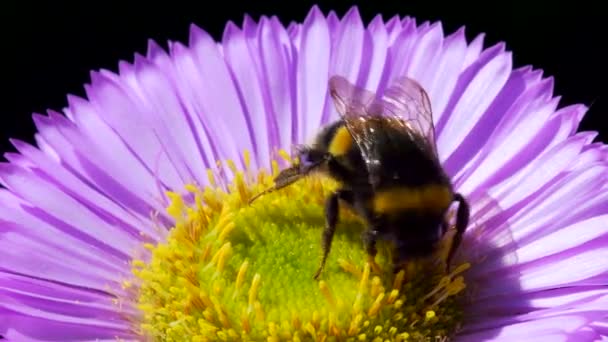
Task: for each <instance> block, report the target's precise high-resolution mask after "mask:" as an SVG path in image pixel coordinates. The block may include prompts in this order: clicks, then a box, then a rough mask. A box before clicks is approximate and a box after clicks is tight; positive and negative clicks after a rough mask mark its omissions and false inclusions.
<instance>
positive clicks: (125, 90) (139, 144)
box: [72, 63, 179, 184]
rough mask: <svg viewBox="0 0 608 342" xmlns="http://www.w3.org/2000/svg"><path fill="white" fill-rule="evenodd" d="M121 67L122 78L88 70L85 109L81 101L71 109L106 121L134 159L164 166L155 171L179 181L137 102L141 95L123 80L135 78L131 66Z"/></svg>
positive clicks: (148, 164)
mask: <svg viewBox="0 0 608 342" xmlns="http://www.w3.org/2000/svg"><path fill="white" fill-rule="evenodd" d="M122 66H123V67H122V72H123V74H124V75H125V77H118V76H115V77H112V78H111V77H110V76H109V73H104V74H100V73H94V72H93V73H91V85H90V86H87V87H85V89H86V92H87V96H88V98H89V100H90V104H91V105H90V106H88V108H87V107H85V105H84V104H83V103H80V107H79V108H73V109H72V111H73V112H74V114H73V115H74V116H75V115H82V116H87V115H88V116H93V117H94V118H89V117H86V118H83V120H85V119H90V120H91V121H103V122H105V124H106V125H107V126H108V127H109V128H110V129H111V130H112V131H113V132H115V133H116V134H118V135H119V137H120V140H121V141H122V142H124V144H125V145H126V148H127V149H128V150H129V151H131V153H133V154H134V155H135V156H136V158H138V159H140V161H141V162H142V163H143V164H144V166H145V167H146V168H147V169H148V170H156V169H158V167H159V166H162V167H163V168H162V169H160V170H159V172H158V173H160V174H166V175H167V178H169V179H173V182H172V183H176V182H179V181H177V179H179V178H178V173H177V171H176V170H175V168H174V167H173V165H172V163H171V162H170V159H169V158H168V156H167V155H166V153H164V150H163V147H162V145H161V143H160V141H159V140H158V137H157V136H156V135H155V134H154V132H153V130H152V129H150V128H151V127H150V121H149V120H148V119H149V118H148V113H146V112H145V111H143V108H141V107H140V106H139V105H138V103H139V102H138V101H137V100H138V97H141V95H138V93H137V92H136V91H134V90H133V89H132V88H130V87H129V86H128V83H127V82H125V80H129V79H130V77H126V76H127V75H131V76H132V77H135V75H134V74H133V70H132V67H130V66H128V65H126V64H125V63H123V64H122ZM78 110H82V111H83V113H76V112H77V111H78ZM84 111H86V112H84ZM99 119H101V120H99ZM133 132H138V134H133ZM88 133H89V134H87V136H91V134H92V133H91V132H88ZM101 146H104V145H98V148H101ZM122 150H124V148H123V149H121V150H119V151H120V152H122ZM120 156H122V154H120ZM137 164H138V163H137ZM110 165H112V164H110ZM126 165H131V164H126ZM135 165H136V164H135ZM147 184H154V183H153V182H152V183H147Z"/></svg>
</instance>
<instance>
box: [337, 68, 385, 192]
mask: <svg viewBox="0 0 608 342" xmlns="http://www.w3.org/2000/svg"><path fill="white" fill-rule="evenodd" d="M329 91H330V95H331V97H332V99H333V101H334V105H335V107H336V110H337V111H338V114H340V116H341V118H342V120H343V121H344V124H345V126H346V128H347V129H348V131H349V133H350V135H351V136H352V138H353V140H354V141H355V143H356V144H357V146H358V147H359V149H360V150H361V154H362V157H363V160H364V161H365V163H366V166H367V171H368V173H369V175H370V179H371V182H372V184H375V181H374V180H373V178H374V175H377V174H378V173H379V168H380V166H381V161H380V160H379V159H378V158H379V156H380V154H379V153H378V151H376V150H375V149H376V148H377V144H374V141H375V139H374V136H375V134H376V133H375V131H374V130H373V128H372V125H370V122H372V121H370V120H371V119H373V118H374V117H381V116H382V112H383V108H382V102H381V101H380V99H379V98H378V97H377V96H376V94H375V93H373V92H371V91H368V90H366V89H363V88H360V87H357V86H355V85H353V84H351V83H350V82H349V81H348V80H346V79H345V78H344V77H342V76H332V77H331V78H330V80H329ZM378 132H380V131H378Z"/></svg>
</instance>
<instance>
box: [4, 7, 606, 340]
mask: <svg viewBox="0 0 608 342" xmlns="http://www.w3.org/2000/svg"><path fill="white" fill-rule="evenodd" d="M331 75H342V76H344V77H346V78H347V79H349V80H351V81H353V82H357V83H358V84H360V85H361V86H363V87H365V88H367V89H370V90H373V91H378V92H381V91H382V90H383V89H384V88H385V87H386V86H387V84H390V82H391V81H392V80H394V79H396V78H397V77H399V76H402V75H408V76H410V77H412V78H414V79H416V80H417V81H419V82H420V83H421V84H422V85H423V86H424V87H425V89H427V91H428V93H429V95H430V98H431V102H432V108H433V112H434V121H435V125H436V136H437V145H438V148H439V153H440V158H441V161H442V162H443V164H444V166H445V168H446V171H447V172H448V174H449V175H450V176H451V177H453V180H454V184H455V187H456V188H457V189H458V191H459V192H461V193H463V194H464V195H465V196H466V197H467V198H469V200H470V202H471V204H472V220H471V225H470V227H469V229H468V231H467V234H466V235H465V238H464V241H463V245H462V247H461V249H460V254H459V255H458V258H457V260H456V265H458V267H457V269H456V270H454V272H455V273H459V274H460V275H459V276H458V275H456V274H454V277H452V278H441V279H442V280H439V279H434V280H433V282H432V283H431V282H429V281H428V280H427V281H422V280H420V279H421V278H420V277H419V275H420V271H419V270H416V269H414V270H410V271H413V272H412V274H413V277H411V276H412V274H408V278H407V279H405V277H404V273H400V274H397V275H395V276H394V277H393V275H383V274H380V275H374V273H371V270H370V268H369V264H365V263H364V262H363V255H364V254H363V252H362V249H361V248H360V247H361V245H360V241H359V240H357V239H356V237H357V235H356V234H355V233H354V232H353V231H355V230H356V229H353V231H346V232H343V233H340V234H338V233H337V236H336V244H335V247H333V248H334V249H333V250H332V256H331V257H330V259H329V261H328V267H327V269H326V271H325V272H326V276H325V280H324V281H321V282H314V281H313V279H312V273H310V271H311V270H314V267H315V266H316V265H317V258H316V256H317V255H318V254H317V253H318V252H319V242H320V240H318V239H319V238H320V227H322V225H323V221H322V218H323V217H322V213H321V209H322V202H321V201H322V199H323V195H324V194H326V193H327V191H328V190H329V189H331V186H332V184H331V183H329V182H327V181H320V180H317V179H310V180H306V181H304V182H302V183H298V184H296V185H294V187H293V188H291V189H285V191H283V192H281V193H276V196H275V195H273V196H268V197H265V198H264V199H263V200H261V204H260V205H259V206H252V207H247V206H244V205H243V203H245V202H246V200H247V199H248V198H250V196H251V195H252V194H253V193H254V192H255V191H259V190H261V189H263V188H264V187H265V186H267V185H268V184H270V180H269V174H268V173H267V172H269V171H260V170H263V169H266V170H268V169H269V168H271V170H272V171H270V172H274V173H276V170H277V169H278V168H279V167H282V166H285V165H286V163H285V162H284V161H281V159H280V156H281V155H282V154H284V153H276V151H277V150H278V149H284V150H288V149H289V148H290V146H291V145H292V144H294V143H301V142H303V141H305V140H306V139H308V138H310V136H311V135H312V134H314V133H315V132H316V131H317V130H318V129H319V127H320V125H321V124H324V123H327V122H329V121H330V120H333V119H336V118H337V113H336V112H335V110H334V109H333V107H332V104H331V101H329V97H328V94H327V81H328V78H329V77H330V76H331ZM552 86H553V81H552V79H551V78H544V77H543V75H542V73H541V72H540V71H538V70H534V69H532V68H531V67H523V68H516V69H514V68H513V66H512V59H511V54H510V53H509V52H507V51H505V45H504V44H502V43H501V44H497V45H495V46H492V47H488V48H484V46H483V35H481V36H478V37H477V38H476V39H474V40H473V41H472V42H470V43H469V42H467V41H466V39H465V36H464V29H460V30H458V31H457V32H455V33H452V34H450V35H448V36H444V33H443V30H442V27H441V24H440V23H434V24H430V23H423V24H421V25H417V24H416V22H415V20H414V19H412V18H403V19H402V18H399V17H394V18H392V19H391V20H389V21H388V22H386V23H385V22H384V21H383V20H382V18H381V17H380V16H378V17H376V18H375V19H374V20H373V21H372V22H371V23H370V24H369V25H364V23H363V22H362V20H361V18H360V17H359V14H358V12H357V9H356V8H353V9H351V10H350V11H349V12H348V13H347V14H346V15H345V16H344V18H341V19H339V18H338V17H337V16H336V15H335V14H334V13H330V14H329V15H328V16H324V15H323V14H322V13H321V12H320V10H319V9H318V8H317V7H314V8H313V9H312V10H311V12H310V13H309V15H308V17H307V18H306V20H305V21H304V22H303V23H302V24H291V25H290V26H289V27H287V28H285V27H284V26H282V24H281V23H280V22H279V21H278V19H277V18H275V17H272V18H266V17H263V18H262V19H261V20H260V22H259V23H256V22H254V21H253V20H252V19H250V18H248V17H247V18H246V19H245V22H244V24H243V28H242V29H240V28H238V27H237V26H236V25H234V24H231V23H230V24H228V25H227V27H226V30H225V33H224V37H223V39H222V42H221V44H219V45H218V44H216V42H214V41H213V40H212V39H211V38H210V36H209V35H208V34H207V33H205V32H204V31H202V30H201V29H199V28H197V27H195V26H193V27H192V29H191V34H190V44H189V46H188V47H186V46H184V45H182V44H180V43H172V44H170V52H169V53H167V52H165V51H163V49H161V47H159V46H158V45H157V44H156V43H154V42H150V45H149V49H148V54H147V56H145V57H144V56H140V55H136V57H135V62H134V63H133V64H128V63H121V64H120V65H119V72H118V74H115V73H112V72H110V71H106V70H102V71H100V72H94V73H92V75H91V84H90V85H88V86H87V87H86V90H87V97H88V98H87V99H82V98H78V97H75V96H70V97H68V100H69V106H68V108H66V109H65V110H64V111H63V114H61V113H58V112H54V111H49V113H48V115H47V116H43V115H35V116H34V121H35V123H36V126H37V128H38V134H37V135H36V141H37V146H31V145H29V144H27V143H24V142H21V141H16V140H14V141H13V143H14V145H15V147H16V148H17V150H18V153H8V154H6V157H7V159H8V161H9V162H8V163H4V164H2V165H0V180H1V182H2V184H3V185H4V186H5V187H6V189H0V203H1V205H0V223H1V224H0V253H1V254H0V258H1V259H0V260H2V262H1V263H0V335H2V336H3V337H4V338H5V339H8V340H10V341H20V340H24V339H28V340H62V341H70V340H110V339H115V338H119V339H122V340H141V339H144V337H145V336H148V337H161V338H164V339H169V338H176V339H179V338H183V339H185V340H197V339H200V340H205V339H206V338H208V339H211V337H210V336H213V337H214V338H216V337H219V338H225V339H230V338H238V337H239V336H241V337H259V336H265V337H269V338H271V339H272V338H282V337H283V336H284V334H287V335H289V336H290V337H294V338H295V337H299V338H301V339H305V338H306V336H308V335H306V334H309V335H310V334H318V335H323V334H330V335H331V334H346V335H353V337H356V338H359V339H370V340H371V339H374V338H375V337H378V336H382V337H383V338H386V339H404V340H408V339H410V340H411V339H415V338H417V337H432V335H433V334H444V335H454V336H453V337H455V340H461V341H482V340H497V341H500V340H508V341H512V340H535V341H536V340H543V341H547V340H550V341H559V340H564V341H565V340H576V341H592V340H597V339H601V338H604V339H605V338H606V336H608V330H607V327H608V319H607V318H608V289H607V288H606V283H607V281H608V276H607V275H608V273H607V272H606V271H607V268H608V266H607V265H606V263H605V262H602V261H603V260H606V258H607V256H608V255H607V254H608V247H607V240H608V228H607V227H606V217H607V216H606V215H607V214H608V205H607V203H608V202H607V201H606V193H607V192H606V191H605V190H606V188H607V182H606V176H605V175H606V167H607V163H606V148H605V147H604V145H603V144H601V143H593V138H594V137H595V134H594V133H592V132H582V133H577V132H576V130H577V126H578V123H579V122H580V120H581V119H582V117H583V115H584V113H585V112H586V110H587V108H586V107H585V106H583V105H570V106H565V107H561V108H558V104H559V103H558V101H559V98H556V97H554V96H553V93H552V92H553V89H552ZM284 159H288V158H284ZM216 162H221V163H223V164H222V165H223V166H221V167H217V165H216ZM208 170H211V171H209V172H208ZM258 172H259V173H258ZM345 221H346V222H347V223H350V224H351V226H353V227H355V228H356V227H357V225H358V223H357V221H356V218H354V217H350V216H346V217H345ZM262 233H263V234H262ZM352 237H355V238H354V239H353V238H352ZM380 264H381V265H382V263H381V262H380ZM365 265H367V266H365ZM341 269H342V270H341ZM344 270H345V271H346V272H345V271H344ZM417 271H418V272H417ZM201 280H202V282H201ZM389 280H392V281H393V282H391V283H389ZM465 286H466V288H465ZM393 290H395V291H396V292H395V291H393ZM427 296H428V298H431V297H432V298H434V299H435V300H439V301H438V302H437V303H438V307H430V309H429V307H428V305H427V304H425V303H422V302H421V301H420V297H422V298H423V299H427ZM348 300H353V301H348ZM315 308H316V309H318V310H315ZM290 309H292V310H293V311H292V312H288V311H289V310H290ZM294 311H295V312H294ZM290 315H291V316H290ZM399 315H401V316H399ZM457 326H460V327H461V328H460V329H458V330H454V329H455V328H456V327H457ZM351 328H352V329H351ZM351 331H352V334H351Z"/></svg>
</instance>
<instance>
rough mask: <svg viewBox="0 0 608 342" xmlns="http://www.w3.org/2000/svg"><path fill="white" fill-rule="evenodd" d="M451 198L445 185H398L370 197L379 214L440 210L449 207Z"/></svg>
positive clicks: (375, 210)
mask: <svg viewBox="0 0 608 342" xmlns="http://www.w3.org/2000/svg"><path fill="white" fill-rule="evenodd" d="M452 200H453V196H452V192H451V191H450V188H449V187H447V186H446V185H442V184H428V185H421V186H417V187H403V186H400V187H394V188H387V189H384V190H380V191H378V192H376V194H375V195H374V197H373V198H372V208H373V210H374V212H376V213H379V214H391V213H398V212H401V211H404V210H424V211H430V212H442V211H444V210H445V209H446V208H447V207H449V205H450V203H452Z"/></svg>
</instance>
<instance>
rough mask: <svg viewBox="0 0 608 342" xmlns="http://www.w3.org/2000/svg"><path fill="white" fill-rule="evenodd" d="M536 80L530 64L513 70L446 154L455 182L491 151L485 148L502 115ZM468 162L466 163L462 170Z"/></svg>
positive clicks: (445, 164)
mask: <svg viewBox="0 0 608 342" xmlns="http://www.w3.org/2000/svg"><path fill="white" fill-rule="evenodd" d="M536 81H538V77H536V76H535V75H534V73H531V72H529V68H521V69H517V70H514V71H513V72H511V74H510V76H509V79H508V80H507V82H506V84H505V85H504V87H503V88H502V89H501V91H500V92H499V94H498V95H497V96H496V98H494V100H493V101H492V104H491V105H490V106H489V107H488V109H487V110H486V111H485V112H484V113H483V115H482V116H481V117H480V118H479V120H478V121H477V123H475V125H474V126H473V127H472V128H471V130H470V132H468V134H467V135H466V136H465V137H464V139H463V140H462V141H461V142H460V144H458V146H457V147H456V149H455V150H454V152H453V153H452V154H450V155H449V156H447V159H446V160H445V161H444V162H443V165H444V168H445V169H446V172H447V173H448V174H450V175H453V181H454V182H455V184H456V185H458V184H459V183H460V181H461V178H462V173H463V172H464V173H465V174H466V172H469V173H471V172H473V170H474V168H472V167H471V166H470V165H477V164H479V163H480V162H479V160H481V159H482V157H483V155H484V153H485V154H487V153H489V151H486V149H485V145H486V144H487V141H488V139H490V138H491V137H492V135H493V134H494V130H495V129H496V123H497V122H500V121H501V118H502V117H503V116H504V115H506V114H507V113H508V111H509V110H510V108H511V107H512V106H514V104H515V103H517V99H518V98H520V97H521V96H523V94H525V91H529V90H527V89H528V88H529V85H530V84H534V82H536ZM476 163H477V164H476ZM465 165H467V167H466V168H465V170H463V167H464V166H465ZM465 171H466V172H465Z"/></svg>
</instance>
